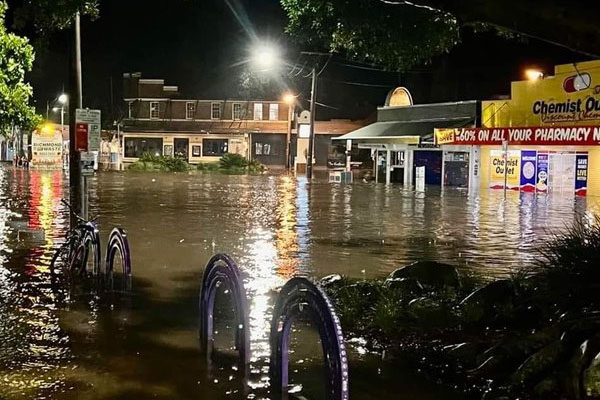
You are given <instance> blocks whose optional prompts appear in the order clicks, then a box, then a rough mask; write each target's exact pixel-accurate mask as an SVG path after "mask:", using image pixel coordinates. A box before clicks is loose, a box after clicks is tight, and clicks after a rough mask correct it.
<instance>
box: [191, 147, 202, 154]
mask: <svg viewBox="0 0 600 400" xmlns="http://www.w3.org/2000/svg"><path fill="white" fill-rule="evenodd" d="M201 154H202V146H192V157H200V156H201Z"/></svg>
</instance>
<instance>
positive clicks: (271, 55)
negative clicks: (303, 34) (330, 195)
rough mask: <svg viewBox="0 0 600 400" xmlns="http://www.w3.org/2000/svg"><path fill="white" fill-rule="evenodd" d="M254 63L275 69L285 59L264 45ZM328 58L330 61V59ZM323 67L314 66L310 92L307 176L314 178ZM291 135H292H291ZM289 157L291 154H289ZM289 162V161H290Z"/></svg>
mask: <svg viewBox="0 0 600 400" xmlns="http://www.w3.org/2000/svg"><path fill="white" fill-rule="evenodd" d="M301 54H302V55H305V56H318V57H321V56H326V57H329V59H330V58H331V54H330V53H315V52H306V51H303V52H301ZM253 59H254V63H255V64H256V65H257V66H258V67H259V68H261V69H262V70H263V71H267V70H271V69H274V68H275V67H276V66H278V65H280V64H283V60H282V59H281V58H280V56H279V52H278V51H277V48H275V47H273V46H262V47H260V48H258V49H255V51H254V56H253ZM329 59H328V61H329ZM326 66H327V64H325V66H324V67H323V68H321V70H320V71H319V72H318V73H317V68H316V66H313V67H312V70H311V77H312V83H311V94H310V131H309V138H308V154H307V157H306V177H307V178H308V179H311V178H312V175H313V159H314V136H315V113H316V102H317V78H318V77H319V75H321V73H322V72H323V71H324V70H325V67H326ZM290 136H291V135H290ZM288 146H289V140H288ZM288 157H289V155H288ZM288 162H289V161H288Z"/></svg>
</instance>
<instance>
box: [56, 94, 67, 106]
mask: <svg viewBox="0 0 600 400" xmlns="http://www.w3.org/2000/svg"><path fill="white" fill-rule="evenodd" d="M58 101H59V102H60V103H61V104H67V101H69V96H67V95H66V94H65V93H63V94H61V95H60V96H58Z"/></svg>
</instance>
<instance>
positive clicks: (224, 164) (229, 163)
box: [219, 153, 248, 169]
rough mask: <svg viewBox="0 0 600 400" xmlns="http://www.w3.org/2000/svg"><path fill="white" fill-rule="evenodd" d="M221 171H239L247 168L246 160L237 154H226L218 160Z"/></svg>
mask: <svg viewBox="0 0 600 400" xmlns="http://www.w3.org/2000/svg"><path fill="white" fill-rule="evenodd" d="M219 165H220V166H221V168H222V169H239V168H246V167H248V160H246V158H245V157H244V156H241V155H239V154H233V153H227V154H225V155H224V156H223V157H221V159H220V160H219Z"/></svg>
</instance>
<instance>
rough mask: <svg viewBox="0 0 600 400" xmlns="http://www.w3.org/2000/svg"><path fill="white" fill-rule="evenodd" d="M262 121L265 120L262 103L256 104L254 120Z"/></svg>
mask: <svg viewBox="0 0 600 400" xmlns="http://www.w3.org/2000/svg"><path fill="white" fill-rule="evenodd" d="M261 119H263V105H262V103H255V104H254V120H255V121H260V120H261Z"/></svg>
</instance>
